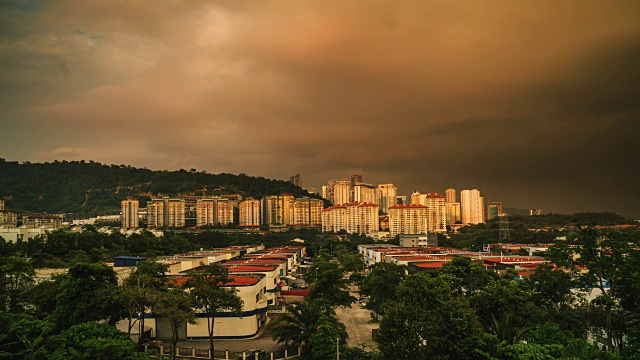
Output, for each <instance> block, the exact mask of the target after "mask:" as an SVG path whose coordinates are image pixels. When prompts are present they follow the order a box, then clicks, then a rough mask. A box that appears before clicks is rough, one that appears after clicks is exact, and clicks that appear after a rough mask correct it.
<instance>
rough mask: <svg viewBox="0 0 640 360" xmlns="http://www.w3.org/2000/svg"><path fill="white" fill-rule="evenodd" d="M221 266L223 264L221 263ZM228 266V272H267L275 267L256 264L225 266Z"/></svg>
mask: <svg viewBox="0 0 640 360" xmlns="http://www.w3.org/2000/svg"><path fill="white" fill-rule="evenodd" d="M222 266H225V265H224V264H222ZM225 267H228V268H229V273H234V272H269V271H274V270H275V269H276V267H275V266H258V265H240V266H233V265H231V266H225Z"/></svg>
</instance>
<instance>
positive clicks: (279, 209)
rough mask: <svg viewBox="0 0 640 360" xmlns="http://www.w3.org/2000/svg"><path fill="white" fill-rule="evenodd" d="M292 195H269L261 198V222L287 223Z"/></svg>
mask: <svg viewBox="0 0 640 360" xmlns="http://www.w3.org/2000/svg"><path fill="white" fill-rule="evenodd" d="M292 199H293V195H289V194H283V195H269V196H265V197H264V198H262V202H261V208H262V216H261V218H262V223H263V224H264V225H266V226H270V225H288V224H289V219H290V217H291V207H290V204H291V200H292Z"/></svg>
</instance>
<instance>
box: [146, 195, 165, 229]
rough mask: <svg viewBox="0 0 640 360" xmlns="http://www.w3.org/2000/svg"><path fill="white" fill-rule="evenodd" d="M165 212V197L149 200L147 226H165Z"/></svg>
mask: <svg viewBox="0 0 640 360" xmlns="http://www.w3.org/2000/svg"><path fill="white" fill-rule="evenodd" d="M164 213H165V202H164V200H163V199H152V200H151V201H149V202H147V227H149V228H161V227H164V225H165V220H164Z"/></svg>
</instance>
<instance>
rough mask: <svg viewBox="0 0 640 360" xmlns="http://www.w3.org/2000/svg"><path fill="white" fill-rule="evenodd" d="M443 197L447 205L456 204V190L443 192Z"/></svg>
mask: <svg viewBox="0 0 640 360" xmlns="http://www.w3.org/2000/svg"><path fill="white" fill-rule="evenodd" d="M444 195H445V197H446V198H447V202H448V203H454V202H458V201H457V199H456V189H447V190H446V191H445V192H444Z"/></svg>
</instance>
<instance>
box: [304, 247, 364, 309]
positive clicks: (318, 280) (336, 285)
mask: <svg viewBox="0 0 640 360" xmlns="http://www.w3.org/2000/svg"><path fill="white" fill-rule="evenodd" d="M305 280H306V281H307V283H309V296H308V299H309V301H321V302H323V303H324V304H325V305H326V306H330V307H337V306H345V307H351V304H352V303H354V302H355V301H356V298H355V297H353V296H351V295H350V294H349V279H347V277H346V274H345V270H344V269H343V268H341V267H340V265H339V264H338V263H337V262H332V261H327V260H326V259H325V258H323V257H319V258H317V259H316V260H315V261H314V262H313V263H312V265H311V267H310V268H309V271H308V272H307V273H306V274H305Z"/></svg>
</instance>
